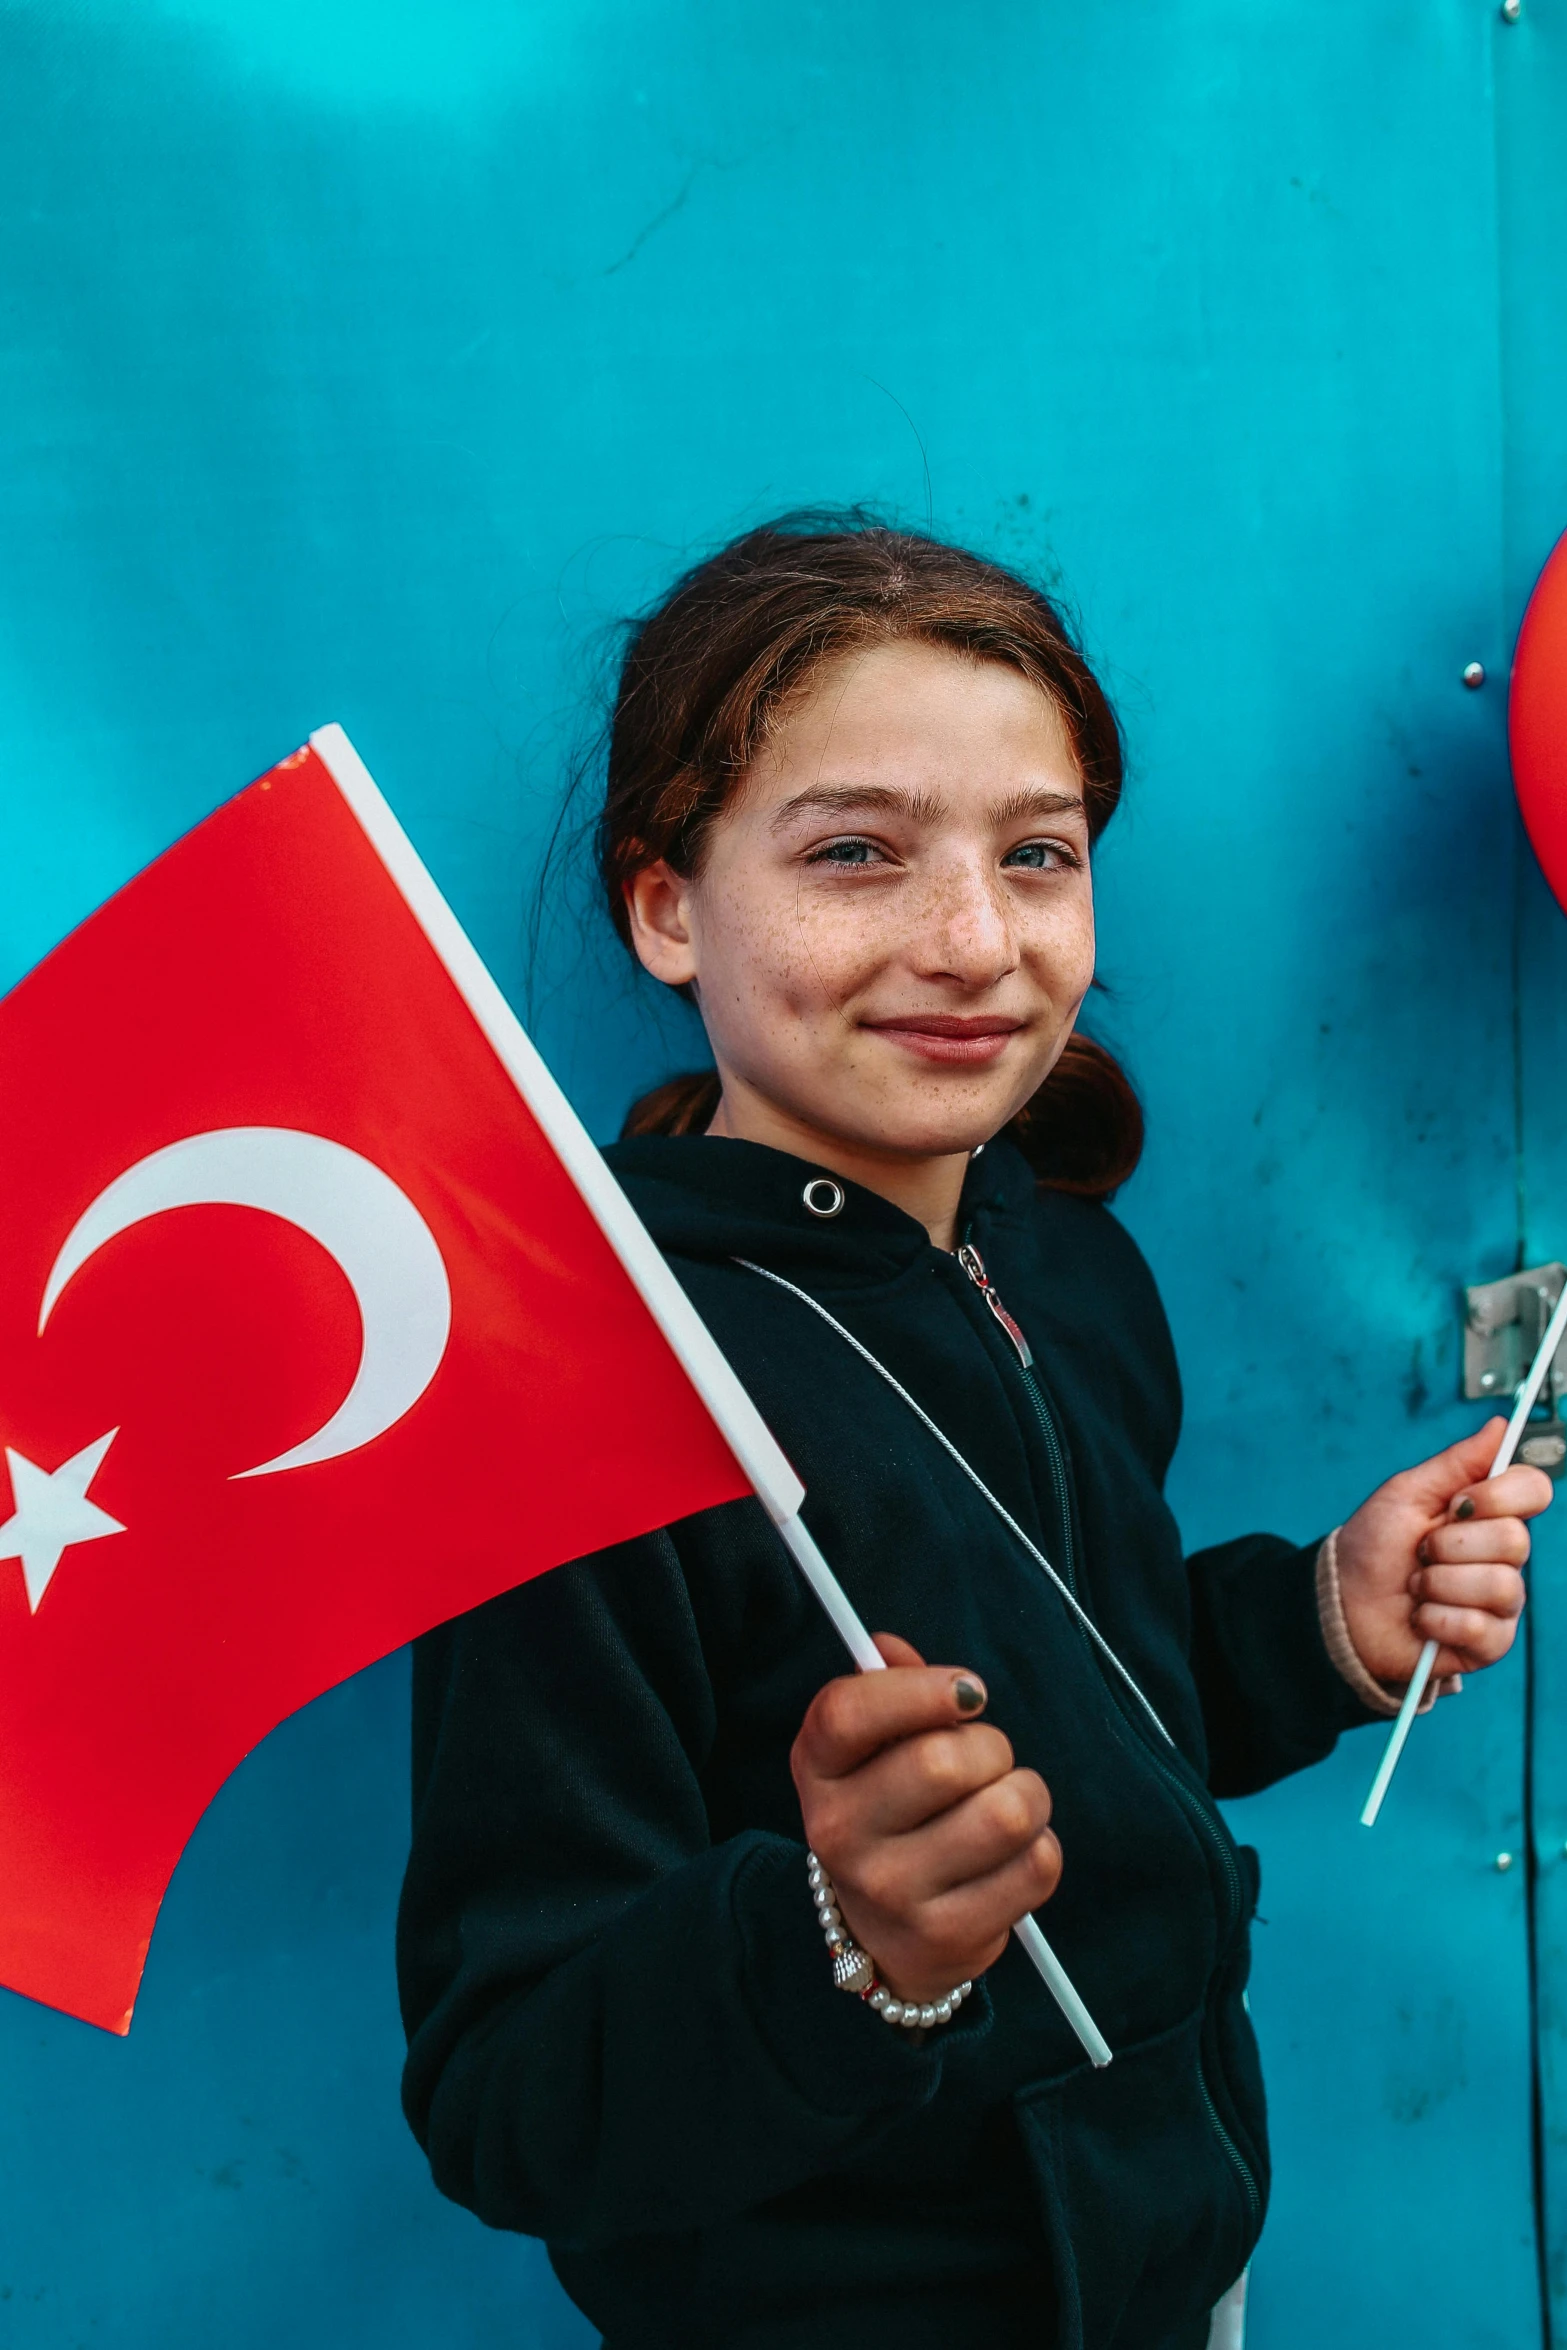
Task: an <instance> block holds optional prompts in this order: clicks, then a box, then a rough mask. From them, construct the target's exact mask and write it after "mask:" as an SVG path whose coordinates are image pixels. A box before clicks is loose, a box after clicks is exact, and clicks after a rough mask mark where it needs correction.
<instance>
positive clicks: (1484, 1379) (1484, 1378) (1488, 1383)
mask: <svg viewBox="0 0 1567 2350" xmlns="http://www.w3.org/2000/svg"><path fill="white" fill-rule="evenodd" d="M1496 1381H1497V1373H1496V1372H1495V1371H1482V1372H1481V1374H1480V1384H1481V1386H1482V1387H1494V1386H1495V1385H1496Z"/></svg>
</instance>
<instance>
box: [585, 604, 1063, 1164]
mask: <svg viewBox="0 0 1567 2350" xmlns="http://www.w3.org/2000/svg"><path fill="white" fill-rule="evenodd" d="M629 904H630V913H631V919H632V928H633V934H634V937H635V940H636V945H637V951H638V953H639V954H640V956H641V958H642V961H643V962H644V963H645V964H646V966H647V968H648V969H649V970H650V971H651V972H652V973H653V974H654V976H655V977H657V978H659V979H662V980H664V981H666V982H667V983H668V984H669V985H671V986H679V985H681V984H683V983H685V982H687V981H689V982H691V983H692V984H693V985H694V987H695V990H696V994H697V998H698V1002H699V1004H700V1006H701V1012H702V1018H703V1021H704V1022H705V1024H706V1027H707V1032H708V1036H709V1038H710V1039H711V1042H712V1047H713V1055H714V1058H715V1060H716V1062H717V1064H718V1069H719V1073H720V1075H721V1077H722V1079H723V1084H724V1105H723V1108H722V1109H721V1110H720V1113H719V1118H718V1121H717V1122H716V1124H715V1131H723V1132H726V1133H732V1134H746V1135H751V1136H753V1137H754V1138H755V1139H758V1140H764V1141H770V1142H774V1143H775V1144H777V1145H778V1146H779V1147H782V1148H785V1149H788V1148H793V1149H794V1150H796V1152H797V1153H799V1154H800V1155H803V1156H807V1157H812V1158H818V1159H820V1158H825V1159H826V1160H827V1162H828V1163H829V1164H838V1165H841V1164H842V1163H843V1156H844V1153H845V1152H847V1153H848V1154H849V1156H850V1158H851V1159H859V1158H861V1157H862V1156H863V1157H868V1158H870V1159H872V1160H877V1159H887V1160H903V1161H905V1162H907V1161H911V1160H930V1159H934V1158H945V1157H950V1156H953V1155H955V1154H960V1153H961V1154H964V1155H966V1154H967V1153H968V1152H970V1151H972V1150H973V1149H974V1147H975V1146H976V1145H977V1144H979V1143H981V1142H984V1141H986V1140H987V1139H988V1138H989V1137H990V1136H991V1135H993V1134H994V1133H996V1131H997V1130H998V1129H999V1128H1000V1127H1001V1126H1003V1125H1004V1124H1005V1123H1006V1121H1007V1119H1008V1118H1009V1117H1011V1115H1012V1113H1013V1112H1014V1111H1015V1110H1017V1109H1019V1108H1020V1107H1021V1106H1022V1104H1023V1103H1024V1102H1025V1101H1027V1099H1028V1097H1029V1096H1030V1094H1032V1093H1033V1092H1034V1090H1035V1088H1036V1087H1037V1086H1038V1085H1039V1084H1040V1083H1041V1081H1042V1080H1043V1079H1044V1077H1045V1076H1046V1074H1047V1073H1048V1071H1049V1070H1050V1069H1051V1067H1052V1066H1053V1064H1054V1062H1055V1059H1056V1056H1057V1054H1058V1053H1059V1052H1060V1050H1061V1047H1062V1045H1063V1044H1064V1043H1065V1041H1066V1038H1067V1036H1068V1034H1069V1033H1070V1030H1071V1027H1072V1023H1073V1020H1074V1018H1075V1016H1076V1013H1077V1009H1078V1006H1079V1005H1080V1004H1081V1002H1082V1000H1083V996H1084V993H1085V991H1086V989H1087V987H1088V983H1089V980H1090V978H1091V977H1092V974H1093V967H1094V911H1093V890H1092V884H1091V881H1090V877H1089V865H1088V825H1087V820H1086V816H1085V812H1084V807H1083V786H1082V779H1081V777H1080V776H1079V774H1078V771H1077V764H1076V761H1075V759H1074V758H1073V755H1072V750H1071V745H1070V743H1069V741H1068V739H1067V734H1066V730H1065V728H1064V726H1063V725H1062V723H1061V720H1060V719H1059V718H1058V717H1057V715H1056V712H1055V709H1054V706H1053V705H1052V704H1051V703H1050V702H1049V701H1048V700H1047V699H1046V697H1045V696H1044V695H1043V694H1042V693H1040V692H1039V691H1038V689H1037V688H1036V687H1034V686H1032V685H1031V684H1030V683H1029V682H1028V680H1027V679H1026V678H1024V677H1022V676H1020V675H1019V674H1018V672H1017V671H1016V670H1013V669H1010V668H1007V667H1005V666H1003V665H1002V664H1001V663H999V662H993V661H973V660H969V659H967V658H965V657H964V656H962V655H960V654H957V653H953V652H948V651H946V650H944V649H942V648H940V647H937V646H932V645H928V644H921V643H917V642H904V643H892V644H885V645H878V646H875V647H873V648H871V649H869V650H867V651H863V652H855V653H850V654H845V655H843V656H841V657H839V658H837V659H835V660H833V661H830V662H828V663H826V664H824V665H823V667H822V668H821V669H819V670H818V671H817V672H816V673H815V675H814V677H813V678H812V680H811V682H810V685H809V687H808V689H807V690H806V692H805V693H804V694H803V695H802V696H801V697H800V698H799V699H798V700H797V701H796V702H794V703H793V704H792V705H791V706H790V708H789V710H788V712H787V713H786V715H785V716H783V717H782V718H781V719H780V720H779V722H778V724H777V726H776V727H775V729H774V731H773V734H772V737H771V739H770V741H769V742H768V744H767V746H766V748H765V750H764V751H763V752H762V754H761V755H760V756H759V758H758V759H757V761H756V764H755V766H754V767H753V769H752V771H751V772H750V774H749V775H748V776H747V777H746V779H745V781H744V783H743V785H742V786H741V788H740V789H739V791H738V792H737V793H736V794H735V797H734V798H733V800H732V801H731V803H730V805H729V807H728V808H727V809H726V810H725V812H724V814H723V816H722V817H720V819H719V820H718V822H717V824H716V825H715V826H714V828H713V831H712V833H711V835H710V838H709V844H708V855H707V859H706V862H705V865H704V868H703V871H702V874H701V876H700V878H699V879H697V880H694V881H693V880H686V879H682V878H681V877H680V876H679V875H678V874H675V873H673V872H672V871H671V870H670V868H669V867H668V866H665V865H655V866H652V867H650V868H648V869H647V870H646V871H645V872H643V873H641V874H639V875H638V876H637V879H636V881H635V882H634V883H633V884H632V887H631V891H630V897H629ZM823 1142H826V1143H829V1144H831V1145H835V1146H836V1156H835V1155H834V1152H833V1151H832V1150H831V1149H827V1150H824V1149H823V1148H822V1147H821V1146H822V1144H823ZM845 1171H848V1172H854V1168H853V1167H852V1166H849V1167H847V1168H846V1170H845Z"/></svg>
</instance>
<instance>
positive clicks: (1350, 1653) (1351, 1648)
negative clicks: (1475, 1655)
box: [1317, 1526, 1464, 1721]
mask: <svg viewBox="0 0 1567 2350" xmlns="http://www.w3.org/2000/svg"><path fill="white" fill-rule="evenodd" d="M1317 1619H1318V1621H1319V1622H1320V1624H1321V1626H1322V1640H1323V1645H1324V1647H1325V1648H1326V1649H1327V1652H1328V1655H1329V1656H1330V1657H1331V1658H1332V1660H1333V1668H1334V1671H1335V1672H1336V1673H1337V1674H1338V1675H1339V1678H1340V1679H1341V1680H1344V1681H1347V1682H1348V1683H1349V1686H1350V1687H1351V1689H1353V1691H1354V1692H1355V1695H1356V1696H1357V1697H1358V1698H1359V1700H1360V1702H1361V1704H1362V1705H1363V1706H1364V1707H1365V1708H1366V1710H1367V1712H1368V1713H1374V1714H1382V1715H1384V1716H1385V1717H1386V1718H1387V1719H1388V1720H1389V1721H1391V1720H1392V1718H1393V1716H1394V1714H1396V1713H1397V1711H1398V1709H1399V1707H1400V1705H1401V1704H1402V1703H1403V1698H1404V1692H1403V1690H1402V1689H1400V1688H1396V1687H1393V1686H1391V1685H1390V1684H1389V1683H1387V1682H1386V1681H1374V1680H1373V1679H1372V1677H1371V1675H1370V1674H1369V1673H1368V1672H1367V1671H1366V1668H1365V1666H1364V1665H1363V1664H1362V1663H1361V1661H1360V1658H1359V1656H1358V1655H1357V1653H1356V1650H1355V1643H1354V1642H1353V1640H1351V1638H1350V1636H1349V1625H1348V1623H1347V1622H1346V1621H1345V1617H1344V1595H1343V1593H1342V1592H1341V1591H1340V1589H1339V1579H1338V1528H1337V1527H1336V1526H1335V1527H1334V1529H1333V1531H1332V1533H1331V1534H1330V1535H1329V1536H1328V1538H1327V1540H1326V1542H1324V1543H1323V1545H1322V1548H1321V1549H1320V1550H1319V1551H1318V1553H1317ZM1463 1685H1464V1682H1463V1675H1462V1674H1461V1673H1453V1674H1451V1675H1450V1676H1449V1678H1448V1679H1447V1680H1445V1681H1443V1682H1442V1683H1440V1685H1439V1684H1438V1683H1437V1682H1435V1681H1433V1682H1432V1683H1431V1684H1430V1686H1429V1687H1428V1688H1427V1690H1426V1693H1425V1695H1424V1697H1423V1698H1422V1699H1421V1700H1420V1706H1419V1711H1420V1712H1421V1713H1423V1714H1425V1713H1429V1712H1430V1710H1431V1708H1432V1706H1434V1705H1435V1703H1436V1701H1437V1699H1438V1698H1439V1697H1456V1696H1457V1695H1458V1693H1459V1691H1460V1690H1461V1689H1462V1688H1463Z"/></svg>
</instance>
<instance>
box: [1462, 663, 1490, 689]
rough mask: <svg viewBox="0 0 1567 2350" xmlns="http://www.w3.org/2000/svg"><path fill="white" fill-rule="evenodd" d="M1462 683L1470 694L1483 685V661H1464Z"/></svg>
mask: <svg viewBox="0 0 1567 2350" xmlns="http://www.w3.org/2000/svg"><path fill="white" fill-rule="evenodd" d="M1464 683H1465V685H1466V686H1467V687H1468V688H1469V691H1470V692H1471V693H1474V692H1476V691H1477V690H1478V689H1479V687H1481V686H1482V685H1484V683H1485V663H1484V662H1483V661H1466V662H1465V663H1464Z"/></svg>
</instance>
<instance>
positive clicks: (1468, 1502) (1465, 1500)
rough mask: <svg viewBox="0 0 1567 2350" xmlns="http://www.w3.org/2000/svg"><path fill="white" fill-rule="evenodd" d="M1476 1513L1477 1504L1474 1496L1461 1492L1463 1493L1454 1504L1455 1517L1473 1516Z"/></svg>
mask: <svg viewBox="0 0 1567 2350" xmlns="http://www.w3.org/2000/svg"><path fill="white" fill-rule="evenodd" d="M1474 1514H1475V1505H1474V1501H1473V1498H1472V1497H1471V1496H1470V1495H1469V1494H1467V1493H1461V1494H1460V1495H1459V1497H1458V1499H1457V1500H1456V1501H1455V1502H1454V1504H1453V1515H1454V1517H1455V1518H1472V1517H1473V1516H1474Z"/></svg>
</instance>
